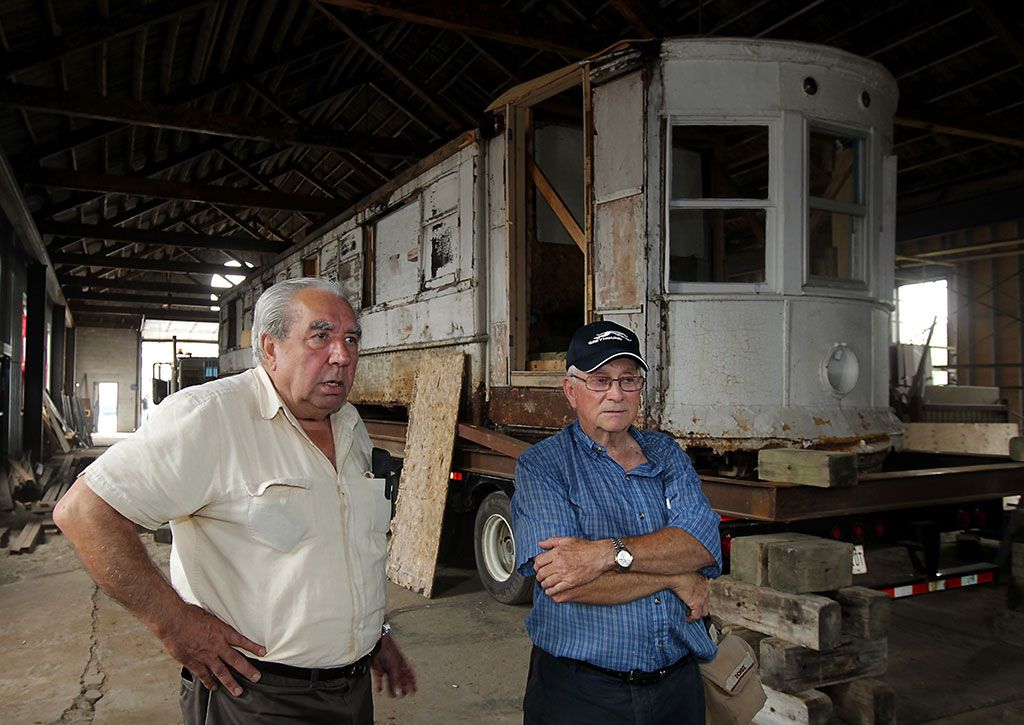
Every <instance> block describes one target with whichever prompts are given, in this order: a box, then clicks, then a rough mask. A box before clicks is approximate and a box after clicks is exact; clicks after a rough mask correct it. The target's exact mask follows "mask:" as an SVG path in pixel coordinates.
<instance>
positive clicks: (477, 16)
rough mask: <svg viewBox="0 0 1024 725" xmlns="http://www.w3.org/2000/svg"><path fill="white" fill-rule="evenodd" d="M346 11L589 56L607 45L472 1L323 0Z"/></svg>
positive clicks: (572, 29) (578, 31)
mask: <svg viewBox="0 0 1024 725" xmlns="http://www.w3.org/2000/svg"><path fill="white" fill-rule="evenodd" d="M322 2H324V3H326V4H329V5H334V6H336V7H339V8H344V9H346V10H357V11H359V12H365V13H374V14H377V15H385V16H387V17H390V18H395V19H396V20H404V21H407V22H410V23H417V24H419V25H430V26H432V27H435V28H441V29H442V30H453V31H457V32H462V33H469V34H470V35H477V36H480V37H483V38H489V39H490V40H497V41H498V42H499V43H508V44H509V45H520V46H525V47H527V48H536V49H538V50H549V51H554V52H556V53H565V54H567V55H572V56H579V57H582V56H586V55H589V54H590V53H593V52H595V51H597V50H599V49H600V48H601V47H602V45H604V43H602V41H601V40H599V39H596V38H594V36H593V33H591V32H589V31H588V30H587V29H586V28H583V27H580V26H578V25H567V24H565V23H560V22H557V21H553V20H550V19H547V18H545V19H544V21H543V22H538V21H536V20H534V19H531V18H529V17H527V16H525V15H523V14H522V13H519V12H515V11H514V10H508V9H506V8H503V7H500V6H498V5H496V4H493V3H487V4H484V3H478V2H473V1H472V0H401V1H399V0H373V1H371V0H322Z"/></svg>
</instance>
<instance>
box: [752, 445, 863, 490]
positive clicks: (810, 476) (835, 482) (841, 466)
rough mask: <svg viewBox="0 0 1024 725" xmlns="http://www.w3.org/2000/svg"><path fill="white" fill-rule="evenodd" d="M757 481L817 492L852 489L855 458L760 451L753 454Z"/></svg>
mask: <svg viewBox="0 0 1024 725" xmlns="http://www.w3.org/2000/svg"><path fill="white" fill-rule="evenodd" d="M757 477H758V478H759V479H761V480H762V481H779V482H781V483H799V484H801V485H803V486H818V487H821V488H840V487H843V486H855V485H857V456H856V455H855V454H853V453H835V452H832V451H808V450H803V449H797V448H763V449H762V450H760V451H758V453H757Z"/></svg>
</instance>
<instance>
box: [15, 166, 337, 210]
mask: <svg viewBox="0 0 1024 725" xmlns="http://www.w3.org/2000/svg"><path fill="white" fill-rule="evenodd" d="M18 178H19V180H20V181H21V182H22V183H25V184H36V185H38V186H46V187H48V188H54V187H56V188H60V189H75V190H78V191H102V192H105V193H108V194H110V193H113V194H128V195H131V196H155V197H157V198H159V199H180V200H183V201H200V202H206V203H213V204H229V205H231V206H252V207H263V208H266V209H280V210H283V211H307V212H312V213H314V214H328V213H331V212H337V211H339V205H338V202H337V201H336V200H334V199H328V198H326V197H322V196H302V195H299V194H284V193H281V192H276V191H250V190H248V189H238V188H235V187H233V186H204V185H201V184H187V183H183V182H180V181H167V180H165V179H148V178H142V177H138V176H113V175H110V174H86V173H82V172H78V171H67V170H64V169H43V168H35V169H25V170H23V171H21V172H19V174H18Z"/></svg>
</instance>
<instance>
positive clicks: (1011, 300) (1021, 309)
mask: <svg viewBox="0 0 1024 725" xmlns="http://www.w3.org/2000/svg"><path fill="white" fill-rule="evenodd" d="M1022 246H1024V219H1019V220H1013V221H1008V222H1001V223H998V224H989V225H985V226H980V227H975V228H973V229H968V230H964V231H958V232H955V233H952V234H941V235H935V236H931V237H926V238H922V239H916V240H913V241H911V242H906V243H903V244H901V245H900V246H899V247H898V249H897V255H900V256H905V257H914V258H916V259H917V260H918V262H914V261H908V260H904V261H902V262H900V263H898V266H900V267H901V270H900V271H899V272H897V275H898V276H900V277H901V278H904V279H906V278H913V276H914V275H922V277H928V278H932V279H935V278H937V277H945V278H946V279H947V280H948V282H949V335H950V337H949V339H950V345H951V346H952V347H953V348H954V349H953V353H952V356H951V358H950V363H951V364H955V366H956V367H955V368H954V369H952V370H951V373H952V374H951V377H950V382H952V381H953V380H956V381H957V383H959V384H960V385H989V386H997V387H998V388H999V390H1000V394H1001V397H1003V398H1006V399H1007V400H1008V401H1009V402H1010V409H1011V410H1012V411H1013V412H1014V413H1016V415H1017V416H1019V415H1021V414H1024V251H1022V250H1021V247H1022ZM962 247H968V249H967V250H963V249H960V250H958V251H957V252H953V251H952V249H954V248H962ZM921 260H927V261H929V262H930V264H929V265H928V266H926V267H924V266H921V265H920V264H919V262H920V261H921ZM937 263H941V264H937ZM953 375H955V377H954V376H953ZM1013 420H1014V421H1015V422H1019V421H1020V418H1018V417H1014V419H1013Z"/></svg>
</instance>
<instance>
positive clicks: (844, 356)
mask: <svg viewBox="0 0 1024 725" xmlns="http://www.w3.org/2000/svg"><path fill="white" fill-rule="evenodd" d="M822 377H823V378H824V379H825V382H826V383H827V384H828V386H829V387H830V388H831V389H832V392H833V393H834V394H835V395H837V396H839V397H842V396H844V395H846V394H847V393H849V392H850V391H851V390H853V388H854V386H856V385H857V379H858V378H859V377H860V361H859V360H858V359H857V355H856V353H854V351H853V350H851V349H850V347H849V346H848V345H847V344H846V343H845V342H837V343H835V344H834V345H833V346H832V349H831V350H829V352H828V356H826V358H825V360H824V361H823V363H822Z"/></svg>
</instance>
